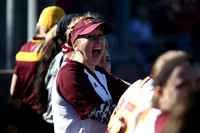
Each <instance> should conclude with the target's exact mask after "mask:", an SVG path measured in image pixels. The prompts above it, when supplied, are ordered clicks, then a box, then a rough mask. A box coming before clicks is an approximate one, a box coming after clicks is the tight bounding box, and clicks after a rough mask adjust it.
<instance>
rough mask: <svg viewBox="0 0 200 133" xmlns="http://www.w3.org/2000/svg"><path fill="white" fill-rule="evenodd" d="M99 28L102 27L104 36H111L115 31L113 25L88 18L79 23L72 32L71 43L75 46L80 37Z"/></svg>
mask: <svg viewBox="0 0 200 133" xmlns="http://www.w3.org/2000/svg"><path fill="white" fill-rule="evenodd" d="M98 26H100V27H101V29H102V31H103V34H104V35H106V34H109V33H111V32H112V31H113V28H112V26H111V24H109V23H107V22H101V23H99V22H97V21H96V19H95V18H93V17H86V18H83V19H82V20H81V21H80V22H78V23H77V24H76V26H75V27H74V29H73V30H72V31H71V38H70V40H71V43H72V44H73V43H74V41H75V40H76V38H77V37H78V36H79V35H86V34H89V33H90V32H92V31H93V30H94V29H96V28H97V27H98Z"/></svg>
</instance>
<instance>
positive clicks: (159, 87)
mask: <svg viewBox="0 0 200 133" xmlns="http://www.w3.org/2000/svg"><path fill="white" fill-rule="evenodd" d="M155 93H156V94H157V96H158V97H161V96H162V87H161V86H156V87H155Z"/></svg>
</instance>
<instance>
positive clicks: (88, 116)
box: [52, 59, 128, 133]
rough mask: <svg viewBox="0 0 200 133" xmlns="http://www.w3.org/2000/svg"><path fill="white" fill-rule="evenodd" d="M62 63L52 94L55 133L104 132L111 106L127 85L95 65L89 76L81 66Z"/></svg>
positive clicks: (70, 62) (86, 70) (87, 70)
mask: <svg viewBox="0 0 200 133" xmlns="http://www.w3.org/2000/svg"><path fill="white" fill-rule="evenodd" d="M65 62H66V64H65V65H64V66H63V67H62V68H61V69H60V71H59V72H58V75H57V79H56V89H55V88H54V89H53V93H52V107H53V109H52V110H53V119H54V127H55V132H65V133H67V132H72V131H73V132H83V133H90V132H91V133H92V132H95V133H97V132H105V130H106V127H107V125H106V123H105V122H106V121H107V122H108V120H109V117H110V115H111V113H112V111H113V109H114V104H113V103H117V102H118V100H119V98H120V96H121V95H122V94H123V92H124V91H125V90H126V89H127V88H128V85H127V84H125V83H124V82H122V81H121V80H120V79H118V78H115V77H114V76H113V75H110V74H108V73H107V72H106V71H105V70H103V69H102V68H100V67H98V66H96V68H95V73H92V72H91V71H90V69H89V68H87V67H86V66H85V65H83V64H82V63H79V62H76V61H72V60H69V59H66V60H65ZM102 123H104V124H102Z"/></svg>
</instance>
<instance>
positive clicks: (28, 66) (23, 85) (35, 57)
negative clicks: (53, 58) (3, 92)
mask: <svg viewBox="0 0 200 133" xmlns="http://www.w3.org/2000/svg"><path fill="white" fill-rule="evenodd" d="M43 39H44V38H38V37H36V36H35V37H33V38H32V40H31V41H29V42H27V43H26V44H24V45H23V46H22V47H21V50H20V51H19V52H18V53H17V54H16V60H15V68H14V73H15V74H16V75H17V76H18V81H17V85H16V89H15V93H17V94H18V95H19V96H20V98H21V100H22V103H24V104H26V105H28V106H30V107H31V108H33V109H36V106H34V105H33V104H34V101H33V93H32V90H33V79H34V77H35V74H36V67H37V64H38V62H39V60H40V57H41V54H39V53H34V52H33V51H34V47H33V46H34V45H35V44H36V43H38V42H40V41H41V40H43Z"/></svg>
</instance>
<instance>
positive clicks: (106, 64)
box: [98, 49, 111, 73]
mask: <svg viewBox="0 0 200 133" xmlns="http://www.w3.org/2000/svg"><path fill="white" fill-rule="evenodd" d="M98 66H100V67H103V68H104V69H105V70H106V71H107V72H108V73H110V70H111V62H110V56H109V53H108V50H107V49H105V50H104V52H103V55H102V57H101V60H100V62H99V64H98Z"/></svg>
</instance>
